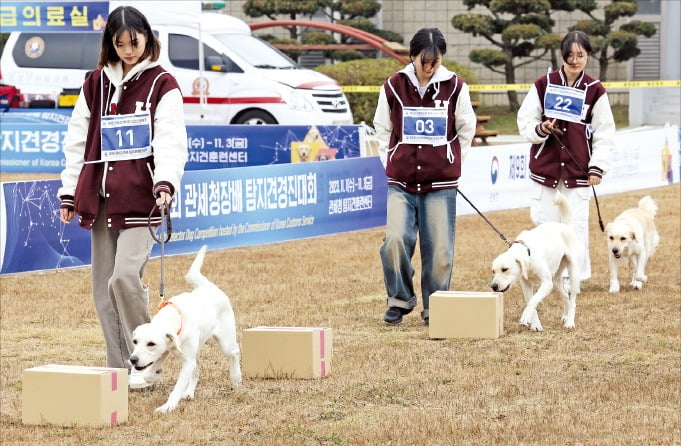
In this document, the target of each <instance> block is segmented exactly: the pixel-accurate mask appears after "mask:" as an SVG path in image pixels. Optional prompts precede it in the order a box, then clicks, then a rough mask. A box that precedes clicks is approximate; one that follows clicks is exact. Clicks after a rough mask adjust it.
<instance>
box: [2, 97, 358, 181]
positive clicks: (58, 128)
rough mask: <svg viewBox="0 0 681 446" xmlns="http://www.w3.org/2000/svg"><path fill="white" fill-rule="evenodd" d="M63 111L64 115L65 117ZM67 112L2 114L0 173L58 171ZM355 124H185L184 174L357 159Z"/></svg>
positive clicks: (62, 152) (62, 151) (35, 111)
mask: <svg viewBox="0 0 681 446" xmlns="http://www.w3.org/2000/svg"><path fill="white" fill-rule="evenodd" d="M67 113H68V114H67ZM69 118H70V110H63V109H44V110H30V109H27V110H22V111H12V112H10V113H4V114H3V115H2V116H1V118H0V119H2V128H0V155H1V156H0V172H11V173H59V172H61V170H62V169H63V168H64V162H65V157H64V139H65V137H66V128H67V125H68V120H69ZM363 132H364V128H363V127H362V126H360V125H332V126H322V125H319V126H316V125H312V126H309V125H296V126H283V125H266V126H260V125H259V126H253V125H189V126H187V148H188V152H189V159H188V162H187V165H186V166H185V169H186V170H204V169H220V168H225V167H246V166H261V165H267V164H284V163H291V162H293V163H298V162H300V163H302V162H310V161H328V160H337V159H345V158H355V157H359V156H360V152H361V150H360V146H361V144H362V138H363Z"/></svg>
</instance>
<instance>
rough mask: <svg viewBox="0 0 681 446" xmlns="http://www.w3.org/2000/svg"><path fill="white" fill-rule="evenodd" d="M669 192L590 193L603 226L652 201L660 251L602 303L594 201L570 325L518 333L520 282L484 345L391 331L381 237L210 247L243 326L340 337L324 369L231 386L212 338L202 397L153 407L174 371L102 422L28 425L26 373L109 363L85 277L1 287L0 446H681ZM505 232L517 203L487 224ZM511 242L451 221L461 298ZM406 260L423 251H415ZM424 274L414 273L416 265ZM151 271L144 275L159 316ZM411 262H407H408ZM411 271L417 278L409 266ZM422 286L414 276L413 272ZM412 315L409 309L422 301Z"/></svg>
mask: <svg viewBox="0 0 681 446" xmlns="http://www.w3.org/2000/svg"><path fill="white" fill-rule="evenodd" d="M680 191H681V188H680V187H679V184H676V185H673V186H666V187H661V188H656V189H650V190H644V191H636V192H628V193H622V194H618V195H606V196H603V197H600V200H599V202H600V204H601V212H602V214H603V219H604V220H605V221H606V222H607V221H609V220H611V219H612V218H614V217H615V216H616V215H617V214H618V213H619V212H621V211H622V210H623V209H625V208H627V207H631V206H635V204H636V202H637V201H638V199H639V198H640V197H642V196H643V195H645V194H650V195H652V197H653V198H654V199H655V200H656V201H657V202H658V204H659V206H660V210H659V213H658V217H657V226H658V229H659V232H660V235H661V244H660V246H659V248H658V251H657V252H656V254H655V256H654V257H653V258H652V260H651V262H650V264H649V268H648V271H647V273H648V277H649V282H648V283H647V284H646V285H645V286H644V288H643V290H641V291H633V290H631V289H630V287H629V286H628V285H627V284H628V280H627V279H626V278H624V276H625V275H628V272H625V271H624V270H622V271H621V273H620V277H621V282H622V283H623V287H622V292H621V293H620V294H617V295H613V294H610V293H608V291H607V290H608V275H607V274H608V273H607V252H606V249H605V241H604V239H603V235H602V234H601V233H600V230H599V229H598V225H597V220H596V218H595V217H596V216H595V209H594V207H593V205H592V210H591V212H592V214H593V215H592V216H591V217H592V218H591V258H592V269H593V277H592V278H591V279H590V280H589V281H587V282H585V283H583V284H582V293H581V294H580V295H579V298H578V300H577V317H576V324H577V326H576V328H575V329H574V330H566V329H564V328H563V327H562V325H561V322H560V312H561V304H560V299H559V296H558V295H557V294H555V293H552V294H551V295H550V296H549V297H548V298H547V299H546V300H545V301H544V302H543V303H542V304H541V305H540V306H539V312H540V316H541V318H542V322H543V325H544V332H542V333H532V332H529V331H528V330H527V328H525V327H521V326H520V325H519V324H518V320H519V318H520V313H521V312H522V308H523V304H522V297H521V292H520V289H519V288H518V287H514V288H512V289H511V290H509V291H508V292H507V293H506V294H505V296H504V298H505V303H504V305H505V313H504V328H505V329H504V334H503V336H502V337H500V338H499V339H496V340H458V339H449V340H441V341H436V340H431V339H429V338H428V329H427V327H425V326H423V325H422V323H421V321H420V318H419V316H418V311H415V312H414V313H412V314H410V315H408V316H406V317H405V321H404V322H403V323H402V324H401V325H400V326H386V325H385V324H384V323H383V322H382V320H381V316H382V313H383V311H384V309H385V294H384V293H385V292H384V287H383V281H382V274H381V266H380V261H379V255H378V249H379V247H380V244H381V240H382V237H383V228H376V229H371V230H365V231H358V232H352V233H347V234H339V235H334V236H328V237H320V238H313V239H307V240H301V241H295V242H287V243H277V244H271V245H265V246H255V247H246V248H235V249H228V250H220V251H212V252H209V253H208V254H207V257H206V263H205V265H204V272H205V274H206V275H207V276H208V277H210V278H212V279H213V280H214V281H215V282H216V283H217V284H218V285H219V286H220V287H221V288H222V289H224V290H225V291H226V292H227V293H228V294H229V295H230V297H231V299H232V304H233V306H234V308H235V312H236V316H237V325H238V329H239V336H241V331H242V330H244V329H246V328H249V327H253V326H257V325H282V326H327V327H331V328H333V330H334V352H333V364H332V366H331V371H330V375H329V376H328V377H327V378H324V379H320V380H287V379H277V380H262V379H245V380H244V383H243V385H242V387H241V388H239V389H238V390H236V391H233V390H232V389H231V388H230V385H229V378H228V360H227V359H226V358H223V357H222V356H221V354H220V353H219V350H218V348H217V346H216V344H215V343H214V342H212V341H210V342H209V343H208V344H207V345H206V346H205V347H204V349H203V350H202V355H201V357H200V359H199V368H200V373H201V379H200V382H199V384H198V387H197V392H196V399H195V400H193V401H183V402H181V403H180V406H179V407H178V409H177V411H176V412H173V413H171V414H168V415H156V414H154V412H153V411H154V408H156V407H158V406H160V405H161V404H162V403H163V402H165V399H166V398H167V396H168V393H169V392H170V390H171V388H172V386H173V384H174V380H175V377H176V373H177V361H176V360H175V359H170V360H169V361H168V364H167V367H166V376H165V378H164V380H163V381H162V382H161V383H160V384H158V385H156V386H155V387H153V388H152V389H150V390H145V391H140V392H134V393H131V394H130V395H129V410H130V416H129V420H128V422H127V423H125V424H122V425H119V426H115V427H111V428H83V427H58V426H24V425H23V424H22V423H21V405H22V403H21V387H22V383H21V372H22V370H24V369H25V368H28V367H32V366H36V365H41V364H46V363H61V364H80V365H92V366H102V365H104V345H103V339H102V335H101V331H100V328H99V324H98V321H97V317H96V314H95V312H94V307H93V304H92V301H91V296H90V277H89V269H88V268H80V269H74V270H65V271H51V272H44V273H32V274H20V275H12V276H3V277H2V278H1V279H0V280H1V282H0V284H1V296H0V304H1V305H0V315H1V321H0V334H1V336H0V368H1V373H0V384H1V395H2V398H1V399H0V430H1V435H2V441H1V442H2V444H3V445H25V444H31V445H34V444H35V445H52V444H54V445H85V444H87V445H122V444H133V445H138V444H140V445H168V444H173V445H175V444H178V445H179V444H182V445H185V444H192V445H210V444H220V445H223V444H228V445H232V444H233V445H357V444H367V445H387V444H392V445H454V444H456V445H458V444H463V445H492V444H494V445H515V444H521V445H559V444H560V445H678V444H679V442H680V441H681V435H680V433H679V428H680V423H679V409H680V407H679V398H680V394H679V389H680V387H679V386H680V383H681V379H680V372H681V343H680V342H679V341H680V332H679V329H680V316H681V299H680V297H681V296H680V293H679V290H680V289H681V258H680V255H679V254H680V247H681V241H680V240H681V239H680V237H681V234H680V232H681V228H680V226H681V225H680V223H679V221H680V217H681V216H680V200H681V194H680ZM487 217H488V218H489V219H490V220H491V221H492V222H494V223H495V225H497V227H498V228H499V229H500V230H501V231H503V232H504V233H505V234H506V235H507V236H509V237H513V235H515V234H517V233H518V232H519V231H520V230H522V229H525V228H528V227H529V226H530V221H529V216H528V210H527V209H519V210H513V211H503V212H495V213H489V214H488V215H487ZM504 249H505V245H504V244H503V242H502V241H501V240H499V238H498V236H497V235H496V234H495V233H494V232H493V231H492V230H491V229H490V228H489V227H488V226H487V225H486V224H485V223H484V222H483V220H482V219H480V217H479V216H477V215H470V216H462V217H459V219H458V223H457V239H456V265H455V270H454V277H453V280H452V289H455V290H482V291H485V290H489V283H490V281H491V273H490V269H491V266H490V265H491V262H492V260H493V259H494V257H496V256H497V255H498V254H499V253H500V252H502V251H503V250H504ZM417 259H418V254H417ZM192 260H193V256H189V255H186V256H175V257H169V258H167V259H166V262H165V263H166V269H165V282H166V295H167V296H170V295H172V294H177V293H179V292H181V291H184V290H185V289H186V287H185V285H184V284H183V283H182V276H183V275H184V273H185V272H186V270H187V268H188V267H189V265H190V263H191V261H192ZM417 264H418V262H417ZM159 265H160V262H159V260H157V259H155V260H152V261H151V262H150V264H149V266H148V268H147V272H146V275H145V280H146V282H147V283H148V284H149V285H150V287H151V290H152V293H151V296H152V302H150V308H152V309H153V308H155V306H156V305H157V298H158V295H157V293H155V292H154V291H155V290H157V287H158V283H159V275H160V271H159ZM417 268H418V267H417ZM417 270H418V269H417ZM417 289H418V278H417ZM417 310H420V308H418V309H417Z"/></svg>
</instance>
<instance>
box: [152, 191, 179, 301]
mask: <svg viewBox="0 0 681 446" xmlns="http://www.w3.org/2000/svg"><path fill="white" fill-rule="evenodd" d="M167 206H168V205H167V204H166V203H165V202H164V203H163V205H162V206H161V224H160V225H159V228H160V232H159V234H158V235H156V231H155V230H154V229H153V226H152V225H151V217H152V216H153V215H154V211H155V210H156V205H154V207H153V208H151V212H150V213H149V219H148V223H147V227H148V228H149V232H150V233H151V237H152V238H153V239H154V240H155V241H156V242H157V243H160V244H161V283H160V284H159V286H158V293H159V296H160V300H161V303H163V301H164V297H163V294H164V292H165V284H164V282H163V270H164V269H165V265H164V257H165V244H166V242H167V241H168V240H170V236H171V235H172V233H173V222H172V220H171V219H170V213H167V214H166V207H167Z"/></svg>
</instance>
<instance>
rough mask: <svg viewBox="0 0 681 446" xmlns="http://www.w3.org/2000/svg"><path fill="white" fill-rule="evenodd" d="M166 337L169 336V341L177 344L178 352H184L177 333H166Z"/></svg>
mask: <svg viewBox="0 0 681 446" xmlns="http://www.w3.org/2000/svg"><path fill="white" fill-rule="evenodd" d="M166 337H167V338H168V341H169V342H170V343H171V344H173V345H174V346H175V348H176V349H177V352H178V353H180V354H182V350H181V349H180V338H178V337H177V335H176V334H175V333H166Z"/></svg>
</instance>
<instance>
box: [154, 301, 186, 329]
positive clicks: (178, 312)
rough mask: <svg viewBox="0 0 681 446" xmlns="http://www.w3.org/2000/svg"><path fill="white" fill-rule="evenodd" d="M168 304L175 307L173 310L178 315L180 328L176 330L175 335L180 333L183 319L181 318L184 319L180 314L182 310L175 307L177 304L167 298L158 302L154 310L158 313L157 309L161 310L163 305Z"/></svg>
mask: <svg viewBox="0 0 681 446" xmlns="http://www.w3.org/2000/svg"><path fill="white" fill-rule="evenodd" d="M168 305H170V306H171V307H173V308H174V309H175V311H177V314H179V315H180V328H179V329H178V330H177V335H178V336H179V335H180V333H182V321H183V319H184V315H183V314H182V311H180V309H179V308H178V307H177V305H175V304H174V303H172V302H171V301H169V300H166V301H164V302H161V303H160V304H159V306H158V310H156V312H157V313H158V312H159V311H161V309H162V308H163V307H166V306H168Z"/></svg>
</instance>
